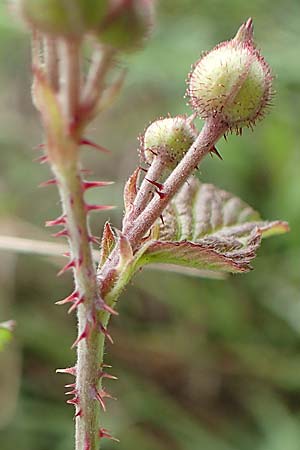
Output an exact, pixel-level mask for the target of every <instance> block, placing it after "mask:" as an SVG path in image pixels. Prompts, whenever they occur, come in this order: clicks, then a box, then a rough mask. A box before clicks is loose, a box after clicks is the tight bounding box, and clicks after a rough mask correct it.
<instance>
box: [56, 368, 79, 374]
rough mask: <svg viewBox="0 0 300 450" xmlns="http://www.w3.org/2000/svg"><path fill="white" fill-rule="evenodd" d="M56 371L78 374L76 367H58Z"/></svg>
mask: <svg viewBox="0 0 300 450" xmlns="http://www.w3.org/2000/svg"><path fill="white" fill-rule="evenodd" d="M56 373H67V374H68V375H74V376H76V367H75V366H74V367H67V368H66V369H56Z"/></svg>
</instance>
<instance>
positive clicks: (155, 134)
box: [141, 116, 197, 170]
mask: <svg viewBox="0 0 300 450" xmlns="http://www.w3.org/2000/svg"><path fill="white" fill-rule="evenodd" d="M196 137H197V132H196V129H195V127H194V126H193V124H192V123H191V121H190V120H188V119H187V118H186V117H185V116H178V117H174V118H173V117H167V118H165V119H159V120H156V121H155V122H153V123H152V124H151V125H150V126H149V127H148V128H147V130H146V131H145V134H144V136H143V138H142V145H141V153H142V157H143V158H144V160H145V161H146V162H147V163H148V164H151V163H152V161H153V159H154V158H160V159H161V160H162V162H163V163H164V164H165V166H166V168H167V169H169V170H173V169H174V168H175V167H176V166H177V164H178V163H179V162H180V161H181V159H182V158H183V156H184V155H185V153H186V152H187V151H188V149H189V148H190V147H191V145H192V144H193V142H194V140H195V139H196Z"/></svg>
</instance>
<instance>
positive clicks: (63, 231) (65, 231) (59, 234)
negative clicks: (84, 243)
mask: <svg viewBox="0 0 300 450" xmlns="http://www.w3.org/2000/svg"><path fill="white" fill-rule="evenodd" d="M51 236H52V237H66V236H67V237H68V236H69V232H68V230H67V229H66V228H64V229H63V230H61V231H58V233H54V234H52V235H51Z"/></svg>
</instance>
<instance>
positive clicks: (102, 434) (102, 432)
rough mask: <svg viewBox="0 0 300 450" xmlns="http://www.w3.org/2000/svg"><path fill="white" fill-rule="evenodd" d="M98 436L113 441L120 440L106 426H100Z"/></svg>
mask: <svg viewBox="0 0 300 450" xmlns="http://www.w3.org/2000/svg"><path fill="white" fill-rule="evenodd" d="M98 436H99V438H100V439H102V438H106V439H111V440H112V441H115V442H120V441H119V439H117V438H115V437H113V436H112V435H111V434H110V433H109V431H108V430H107V429H106V428H100V430H99V433H98Z"/></svg>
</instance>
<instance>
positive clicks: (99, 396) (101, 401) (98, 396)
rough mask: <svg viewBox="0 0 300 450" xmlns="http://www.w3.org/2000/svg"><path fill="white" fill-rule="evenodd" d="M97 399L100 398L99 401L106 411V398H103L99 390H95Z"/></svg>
mask: <svg viewBox="0 0 300 450" xmlns="http://www.w3.org/2000/svg"><path fill="white" fill-rule="evenodd" d="M95 400H98V402H99V403H100V405H101V408H102V409H103V411H104V412H105V411H106V406H105V403H104V400H103V398H102V396H101V395H100V393H99V392H98V391H96V392H95Z"/></svg>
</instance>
